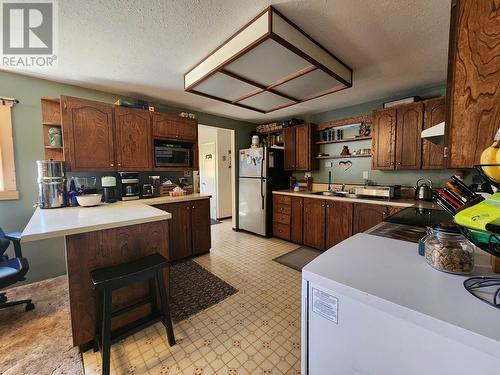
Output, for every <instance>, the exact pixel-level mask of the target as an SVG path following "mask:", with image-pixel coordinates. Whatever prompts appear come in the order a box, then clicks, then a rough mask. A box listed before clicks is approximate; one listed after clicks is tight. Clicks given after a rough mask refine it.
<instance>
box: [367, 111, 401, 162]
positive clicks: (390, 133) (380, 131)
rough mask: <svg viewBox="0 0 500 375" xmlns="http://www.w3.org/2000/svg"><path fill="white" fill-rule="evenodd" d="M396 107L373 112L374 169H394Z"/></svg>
mask: <svg viewBox="0 0 500 375" xmlns="http://www.w3.org/2000/svg"><path fill="white" fill-rule="evenodd" d="M395 133H396V109H395V108H388V109H382V110H378V111H374V112H373V138H372V153H373V156H372V169H394V165H395V157H396V155H395V149H396V147H395V146H396V144H395Z"/></svg>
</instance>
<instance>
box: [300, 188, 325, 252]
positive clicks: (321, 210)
mask: <svg viewBox="0 0 500 375" xmlns="http://www.w3.org/2000/svg"><path fill="white" fill-rule="evenodd" d="M303 243H304V245H306V246H310V247H313V248H316V249H320V250H324V249H325V201H324V200H323V199H316V198H304V241H303Z"/></svg>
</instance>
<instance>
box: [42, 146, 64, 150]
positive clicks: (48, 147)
mask: <svg viewBox="0 0 500 375" xmlns="http://www.w3.org/2000/svg"><path fill="white" fill-rule="evenodd" d="M43 147H44V148H47V149H51V150H62V149H63V147H62V146H43Z"/></svg>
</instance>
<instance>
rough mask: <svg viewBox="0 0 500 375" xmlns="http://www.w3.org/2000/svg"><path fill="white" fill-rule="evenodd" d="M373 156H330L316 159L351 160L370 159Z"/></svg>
mask: <svg viewBox="0 0 500 375" xmlns="http://www.w3.org/2000/svg"><path fill="white" fill-rule="evenodd" d="M371 156H372V154H365V155H328V156H316V159H351V158H370V157H371Z"/></svg>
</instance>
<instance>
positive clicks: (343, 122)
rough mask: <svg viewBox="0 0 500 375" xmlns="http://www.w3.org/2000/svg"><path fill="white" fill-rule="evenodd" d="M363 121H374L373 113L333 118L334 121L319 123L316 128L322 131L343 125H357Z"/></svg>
mask: <svg viewBox="0 0 500 375" xmlns="http://www.w3.org/2000/svg"><path fill="white" fill-rule="evenodd" d="M363 122H368V123H371V122H372V115H371V113H369V114H366V115H359V116H353V117H349V118H344V119H340V120H332V121H326V122H322V123H320V124H318V125H316V130H318V131H321V130H325V129H329V128H336V129H338V128H343V127H349V126H356V125H357V124H359V123H363Z"/></svg>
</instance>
